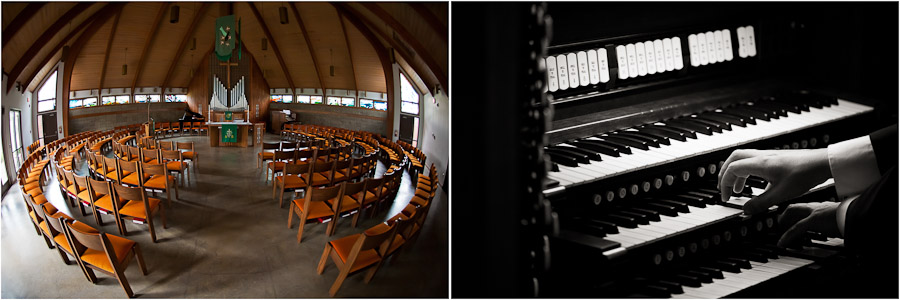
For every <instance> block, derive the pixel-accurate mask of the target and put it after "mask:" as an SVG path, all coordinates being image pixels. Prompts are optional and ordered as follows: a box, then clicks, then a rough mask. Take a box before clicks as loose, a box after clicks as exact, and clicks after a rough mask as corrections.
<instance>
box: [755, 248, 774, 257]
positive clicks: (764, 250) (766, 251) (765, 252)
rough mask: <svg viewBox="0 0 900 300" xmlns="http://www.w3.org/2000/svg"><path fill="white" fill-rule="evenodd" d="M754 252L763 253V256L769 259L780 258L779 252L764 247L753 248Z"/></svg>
mask: <svg viewBox="0 0 900 300" xmlns="http://www.w3.org/2000/svg"><path fill="white" fill-rule="evenodd" d="M753 251H756V252H759V253H762V254H763V255H765V256H766V257H767V258H769V259H776V258H778V251H776V250H773V249H769V248H763V247H757V248H753Z"/></svg>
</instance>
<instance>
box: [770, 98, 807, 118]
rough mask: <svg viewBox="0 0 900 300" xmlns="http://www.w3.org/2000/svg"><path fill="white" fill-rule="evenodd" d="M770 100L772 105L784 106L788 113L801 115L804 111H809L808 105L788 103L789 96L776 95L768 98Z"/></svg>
mask: <svg viewBox="0 0 900 300" xmlns="http://www.w3.org/2000/svg"><path fill="white" fill-rule="evenodd" d="M769 98H771V99H772V103H775V104H778V105H782V106H784V107H785V108H786V109H787V110H788V111H792V112H795V113H798V114H799V113H802V112H804V111H809V104H806V103H802V102H796V101H790V99H789V98H790V96H784V95H778V96H775V97H769Z"/></svg>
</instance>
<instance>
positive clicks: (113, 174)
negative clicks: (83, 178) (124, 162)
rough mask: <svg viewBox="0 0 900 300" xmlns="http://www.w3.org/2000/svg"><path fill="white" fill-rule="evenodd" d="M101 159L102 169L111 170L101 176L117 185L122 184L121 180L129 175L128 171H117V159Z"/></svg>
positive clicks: (104, 157)
mask: <svg viewBox="0 0 900 300" xmlns="http://www.w3.org/2000/svg"><path fill="white" fill-rule="evenodd" d="M101 157H102V158H103V167H104V168H105V169H106V170H111V171H109V172H108V173H106V174H105V175H104V176H103V178H104V179H106V180H109V181H112V182H115V183H117V184H122V178H125V176H128V175H131V172H129V171H122V170H120V169H119V159H116V158H115V157H106V156H101ZM120 175H121V177H120Z"/></svg>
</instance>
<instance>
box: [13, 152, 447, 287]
mask: <svg viewBox="0 0 900 300" xmlns="http://www.w3.org/2000/svg"><path fill="white" fill-rule="evenodd" d="M170 139H171V140H177V141H193V142H194V145H195V147H196V150H197V151H198V152H199V154H200V156H201V157H200V168H199V172H196V173H193V174H192V178H191V179H192V180H193V179H195V178H196V180H195V181H192V182H188V185H187V186H184V187H181V188H180V190H179V193H180V198H179V199H178V200H175V201H173V203H172V206H171V207H169V208H167V211H166V216H167V221H168V222H167V223H168V228H166V229H163V228H162V226H161V225H160V224H157V227H156V228H157V238H158V239H159V242H158V243H153V242H151V240H150V233H149V231H148V230H147V227H146V226H144V225H136V224H128V225H126V226H128V230H129V232H128V235H127V236H126V237H127V238H129V239H132V240H134V241H137V242H138V243H139V244H140V246H141V249H142V250H143V253H144V259H145V261H146V262H147V266H148V272H149V274H148V275H146V276H143V275H142V274H141V272H140V268H139V267H138V266H137V262H136V261H132V262H131V264H130V265H129V266H128V269H127V270H126V271H125V275H126V277H127V278H128V281H129V283H130V284H131V288H132V290H133V291H134V293H135V294H136V296H137V297H139V298H327V297H328V289H329V288H330V287H331V285H332V283H334V281H335V279H336V277H337V275H338V272H337V269H336V268H335V266H334V264H332V263H329V265H328V267H326V269H325V272H324V273H323V274H322V275H319V274H316V264H317V263H318V261H319V258H320V257H321V255H322V251H323V249H324V246H325V244H326V243H327V241H329V240H332V239H336V238H340V237H343V236H347V235H351V234H355V233H359V232H362V231H363V230H365V229H366V228H368V227H371V226H373V225H375V224H377V223H378V222H381V221H383V220H385V219H387V218H388V217H389V216H391V215H393V214H395V213H396V212H398V211H399V210H401V209H402V208H403V207H404V206H405V205H406V204H407V203H408V202H409V200H410V199H411V198H412V193H413V192H414V191H415V185H414V183H413V182H412V180H413V179H414V178H413V177H411V176H410V175H409V173H407V172H404V177H403V183H402V185H401V189H400V192H399V193H398V196H397V198H396V200H395V201H394V205H393V207H391V209H390V210H389V211H382V212H381V213H379V214H378V215H376V216H375V217H374V218H369V219H367V218H365V217H363V218H361V220H360V224H359V225H358V226H357V228H353V227H352V226H350V218H343V219H341V220H340V221H339V223H338V224H337V230H336V232H335V234H334V235H333V236H326V235H325V228H326V226H327V224H315V223H311V224H307V226H306V228H305V230H304V235H303V242H302V243H300V244H297V241H296V234H297V224H296V223H297V222H296V220H295V222H294V227H293V229H288V228H287V217H288V208H287V205H285V207H284V208H279V207H278V203H277V202H275V200H273V199H272V186H271V184H269V185H266V184H265V183H264V176H263V175H262V174H263V172H261V171H258V170H257V169H256V152H257V151H259V150H258V149H259V148H258V147H257V148H210V147H209V142H208V140H207V139H208V138H207V137H205V136H185V137H175V138H170ZM277 139H278V137H277V136H275V135H269V136H267V137H266V140H267V141H275V140H277ZM167 140H169V139H167ZM79 163H80V162H79ZM81 168H84V166H81ZM376 172H377V174H379V175H376V176H377V177H380V176H381V175H380V174H382V173H383V172H384V166H383V165H382V164H381V163H379V166H378V170H377V171H376ZM44 191H45V194H47V195H48V197H47V198H48V199H49V201H50V202H51V203H53V205H55V206H56V207H58V208H60V210H62V211H64V212H66V213H67V214H69V215H70V216H73V217H75V218H76V219H78V220H81V221H84V222H86V223H88V224H90V225H93V226H95V227H96V224H95V222H94V220H93V217H92V216H91V215H90V212H89V213H88V215H87V216H82V215H81V212H80V211H79V210H78V209H77V208H73V207H68V206H67V205H66V204H65V203H64V202H63V198H62V195H61V193H60V191H59V188H58V185H57V182H56V180H51V181H50V183H49V185H47V186H45V187H44ZM288 197H289V196H288V195H287V194H286V195H285V198H286V200H285V202H287V201H288V200H287V198H288ZM447 202H448V200H447V193H446V191H444V190H443V189H442V188H439V193H438V194H437V195H436V196H435V200H434V202H433V204H432V209H431V210H430V212H429V215H428V218H427V219H426V223H425V226H424V228H423V230H422V231H421V232H420V233H419V234H418V236H417V237H415V238H414V239H412V240H411V242H410V243H409V244H408V245H406V246H404V247H403V248H402V249H401V250H400V251H399V252H397V253H396V254H395V255H393V256H391V257H390V258H389V259H388V260H387V261H386V263H385V264H384V266H382V268H381V269H380V270H379V271H378V273H377V274H376V275H375V278H374V279H373V280H372V281H371V282H370V283H368V284H366V283H365V282H364V280H363V278H364V277H365V274H364V273H358V274H353V275H351V276H350V277H348V278H347V280H346V281H345V282H344V284H343V286H342V287H341V289H340V291H339V292H338V294H337V297H363V298H371V297H390V298H399V297H415V298H429V297H438V298H447V297H448V296H449V295H448V294H449V279H448V278H449V269H448V263H449V261H448V249H449V245H448V244H449V241H448V236H449V235H448V203H447ZM103 217H104V223H105V226H103V227H101V228H99V229H100V230H102V231H105V232H108V233H111V234H116V235H118V231H117V229H116V226H115V223H114V221H113V219H112V217H110V216H103ZM295 218H296V217H295ZM0 251H2V252H0V254H2V260H0V269H2V285H0V296H2V297H3V298H125V297H126V296H125V292H124V291H123V290H122V288H121V287H120V286H119V284H118V282H117V281H116V279H115V278H113V277H110V276H106V275H103V274H100V273H96V274H97V276H98V278H99V279H100V280H99V282H98V283H97V284H96V285H95V284H91V283H90V282H88V281H87V280H86V279H85V278H84V275H83V274H82V272H81V271H80V270H79V268H78V266H77V265H76V264H74V263H73V264H71V265H65V264H64V263H63V262H62V259H61V258H60V257H59V254H58V253H57V252H56V250H51V249H48V248H47V245H46V244H45V243H44V241H43V240H42V238H41V237H40V236H38V235H37V234H36V232H35V231H34V228H33V227H32V225H31V223H30V220H28V216H27V213H26V208H25V204H24V202H23V201H22V195H21V190H20V189H19V187H18V186H17V185H15V186H13V187H12V188H11V189H10V190H9V191H8V192H7V193H6V194H5V195H4V196H3V201H2V206H0Z"/></svg>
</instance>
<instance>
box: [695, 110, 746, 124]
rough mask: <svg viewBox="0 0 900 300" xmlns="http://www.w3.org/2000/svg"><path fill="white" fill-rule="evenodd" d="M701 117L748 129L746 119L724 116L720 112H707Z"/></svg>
mask: <svg viewBox="0 0 900 300" xmlns="http://www.w3.org/2000/svg"><path fill="white" fill-rule="evenodd" d="M699 116H700V117H703V118H706V119H710V120H717V121H720V122H726V123H728V124H731V125H736V126H740V127H747V122H746V120H745V119H743V118H741V117H737V116H733V115H729V114H723V113H718V112H705V113H702V114H700V115H699ZM754 123H756V122H754Z"/></svg>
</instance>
